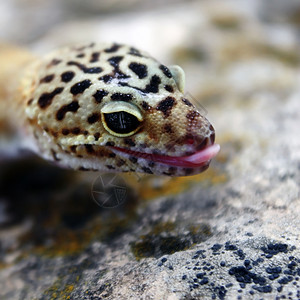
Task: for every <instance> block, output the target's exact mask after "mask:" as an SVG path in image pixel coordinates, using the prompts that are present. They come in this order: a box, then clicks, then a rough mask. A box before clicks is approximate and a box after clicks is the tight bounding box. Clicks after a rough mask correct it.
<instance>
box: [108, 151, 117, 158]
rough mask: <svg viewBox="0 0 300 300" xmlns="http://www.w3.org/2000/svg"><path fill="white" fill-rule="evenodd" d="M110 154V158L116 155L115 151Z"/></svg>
mask: <svg viewBox="0 0 300 300" xmlns="http://www.w3.org/2000/svg"><path fill="white" fill-rule="evenodd" d="M108 156H109V157H110V158H114V157H116V154H115V153H113V152H110V153H109V155H108Z"/></svg>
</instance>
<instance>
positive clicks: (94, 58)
mask: <svg viewBox="0 0 300 300" xmlns="http://www.w3.org/2000/svg"><path fill="white" fill-rule="evenodd" d="M99 56H100V52H94V53H92V55H91V59H90V63H93V62H97V61H98V60H99Z"/></svg>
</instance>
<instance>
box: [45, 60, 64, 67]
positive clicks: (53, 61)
mask: <svg viewBox="0 0 300 300" xmlns="http://www.w3.org/2000/svg"><path fill="white" fill-rule="evenodd" d="M60 62H61V60H60V59H57V58H53V59H52V60H51V62H50V63H49V64H48V66H47V67H48V68H49V67H51V66H56V65H58V64H59V63H60Z"/></svg>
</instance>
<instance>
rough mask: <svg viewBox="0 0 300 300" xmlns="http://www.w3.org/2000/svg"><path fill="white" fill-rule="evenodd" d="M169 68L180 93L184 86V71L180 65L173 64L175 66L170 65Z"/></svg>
mask: <svg viewBox="0 0 300 300" xmlns="http://www.w3.org/2000/svg"><path fill="white" fill-rule="evenodd" d="M169 70H170V72H171V74H172V76H173V78H174V80H175V82H176V85H177V87H178V89H179V91H180V92H181V93H183V92H184V87H185V73H184V71H183V70H182V68H181V67H179V66H177V65H175V66H170V67H169Z"/></svg>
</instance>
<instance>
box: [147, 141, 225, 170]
mask: <svg viewBox="0 0 300 300" xmlns="http://www.w3.org/2000/svg"><path fill="white" fill-rule="evenodd" d="M219 150H220V145H218V144H213V145H211V146H208V147H207V148H205V149H203V150H200V151H198V152H196V153H194V154H192V155H189V156H163V155H153V160H154V161H158V162H161V163H164V164H168V165H173V166H178V167H186V168H188V167H190V168H193V167H194V168H195V167H199V166H201V165H203V164H204V163H206V162H208V161H209V160H211V159H212V158H213V157H214V156H216V155H217V154H218V152H219Z"/></svg>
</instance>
